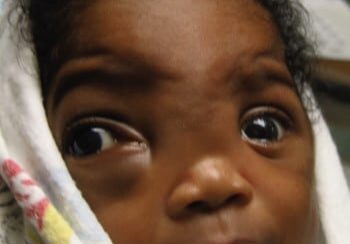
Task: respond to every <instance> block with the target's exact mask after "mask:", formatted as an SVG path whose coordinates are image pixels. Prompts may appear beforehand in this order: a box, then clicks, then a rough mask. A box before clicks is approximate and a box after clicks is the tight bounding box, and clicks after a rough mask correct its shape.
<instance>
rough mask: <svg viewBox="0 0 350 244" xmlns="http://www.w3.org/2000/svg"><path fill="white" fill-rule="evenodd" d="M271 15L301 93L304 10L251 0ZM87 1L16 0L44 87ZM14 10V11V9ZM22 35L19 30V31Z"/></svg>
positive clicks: (307, 50)
mask: <svg viewBox="0 0 350 244" xmlns="http://www.w3.org/2000/svg"><path fill="white" fill-rule="evenodd" d="M254 1H256V2H257V3H258V4H260V5H261V6H263V7H264V8H265V9H266V10H267V11H268V12H269V13H270V15H271V16H272V19H273V20H274V22H275V24H276V26H277V28H278V30H279V33H280V36H281V37H282V40H283V42H284V46H285V62H286V64H287V67H288V69H289V71H290V73H291V75H292V77H293V78H294V80H295V82H296V87H297V90H298V93H299V96H301V97H304V95H305V94H304V91H305V84H309V83H310V81H311V62H310V61H311V58H312V57H313V55H314V49H313V45H312V44H311V42H310V41H309V39H308V38H307V35H306V33H307V32H306V27H305V20H306V17H307V13H306V10H305V9H304V8H303V7H302V5H301V4H300V3H299V2H298V1H294V0H254ZM87 2H88V1H72V0H50V1H48V0H40V1H38V0H37V1H33V0H17V6H16V8H15V9H16V10H17V11H19V12H20V13H19V16H20V21H19V29H20V30H22V31H21V32H22V33H27V34H29V35H26V37H27V39H28V38H29V39H30V42H32V43H33V44H34V49H35V54H36V57H37V61H38V64H39V75H40V78H41V81H42V87H43V91H44V94H45V91H46V89H47V87H48V84H49V81H50V80H51V79H52V76H53V74H54V68H53V67H57V66H58V64H59V60H58V53H59V50H58V47H59V44H60V43H64V42H67V40H68V39H69V31H70V30H71V27H72V23H73V22H74V20H75V18H76V17H77V16H76V12H75V11H76V10H77V9H79V8H82V7H83V6H84V4H86V3H87ZM17 11H16V12H17ZM22 35H23V34H22Z"/></svg>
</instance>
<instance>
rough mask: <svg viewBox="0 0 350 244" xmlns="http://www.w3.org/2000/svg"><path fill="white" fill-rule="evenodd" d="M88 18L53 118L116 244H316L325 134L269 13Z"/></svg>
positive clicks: (156, 10) (137, 10) (168, 8)
mask: <svg viewBox="0 0 350 244" xmlns="http://www.w3.org/2000/svg"><path fill="white" fill-rule="evenodd" d="M77 16H79V18H77V20H76V22H75V23H74V27H73V31H72V38H71V39H70V40H71V42H70V46H69V47H66V48H68V50H69V53H68V55H67V59H66V60H65V61H64V63H63V65H62V66H61V67H60V68H59V69H58V72H57V74H56V75H55V79H54V80H53V81H52V86H51V89H50V91H49V95H48V103H47V112H48V117H49V121H50V126H51V128H52V131H53V134H54V136H55V138H56V141H57V143H58V145H59V146H60V148H61V151H62V154H63V156H64V158H65V160H66V163H67V166H68V168H69V170H70V172H71V174H72V176H73V178H74V179H75V180H76V182H77V185H78V187H79V189H81V191H82V193H83V195H84V197H85V199H86V200H87V201H88V203H89V204H90V206H91V208H92V209H93V211H94V212H95V213H96V215H97V217H98V219H99V221H100V222H101V224H102V225H103V226H104V228H105V230H106V231H107V232H108V233H109V235H110V236H111V238H112V239H113V241H114V242H115V243H121V244H133V243H145V244H146V243H147V244H151V243H152V244H171V243H173V244H227V243H230V244H248V243H249V244H296V243H298V244H310V243H313V236H314V233H315V231H316V226H317V224H316V222H317V221H316V219H317V218H316V211H315V204H314V201H313V161H314V159H313V141H312V134H311V130H310V125H309V122H308V119H307V117H306V115H305V112H304V109H303V107H302V104H301V102H300V100H299V98H298V95H297V94H296V91H295V88H294V82H293V80H292V77H291V75H290V73H289V71H288V69H287V67H286V64H285V62H284V55H283V54H284V50H283V43H282V41H281V40H280V38H279V34H278V32H277V30H276V28H275V26H274V23H273V22H272V21H271V19H270V17H269V14H268V13H267V12H266V11H265V10H264V9H263V8H262V7H260V6H259V5H258V4H257V3H255V2H254V1H250V0H234V1H225V0H220V1H213V0H196V1H194V0H193V1H192V0H191V1H189V0H176V1H174V0H143V1H140V0H118V1H115V0H100V1H91V4H89V6H87V7H86V8H85V9H84V10H82V11H81V12H79V13H77Z"/></svg>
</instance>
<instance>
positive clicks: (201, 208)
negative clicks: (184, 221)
mask: <svg viewBox="0 0 350 244" xmlns="http://www.w3.org/2000/svg"><path fill="white" fill-rule="evenodd" d="M187 210H189V211H191V212H209V211H210V210H211V207H210V206H209V204H208V203H207V202H205V201H194V202H192V203H190V204H188V205H187Z"/></svg>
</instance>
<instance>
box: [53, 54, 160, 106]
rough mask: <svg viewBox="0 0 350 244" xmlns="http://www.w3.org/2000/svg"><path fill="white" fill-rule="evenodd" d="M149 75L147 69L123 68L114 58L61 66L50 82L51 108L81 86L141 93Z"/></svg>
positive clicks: (96, 58)
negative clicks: (101, 84)
mask: <svg viewBox="0 0 350 244" xmlns="http://www.w3.org/2000/svg"><path fill="white" fill-rule="evenodd" d="M77 66H80V67H78V68H77ZM65 67H66V68H65ZM62 73H63V74H62ZM61 74H62V75H61ZM152 75H154V73H152V72H151V71H150V70H148V69H147V68H137V67H135V65H133V64H126V63H124V62H121V61H119V60H117V59H115V58H113V59H112V60H111V58H110V57H104V56H96V57H86V58H78V59H72V60H70V61H68V62H67V63H66V64H65V65H64V66H63V68H62V69H61V71H59V72H58V75H57V76H56V78H55V79H54V82H53V85H52V89H50V90H51V92H53V98H52V103H51V104H52V108H53V109H55V108H56V107H57V106H58V105H59V103H60V101H61V100H62V99H63V97H64V96H65V94H66V93H67V92H68V91H70V90H72V89H74V88H75V87H77V86H79V85H81V84H82V83H86V82H98V81H100V82H105V83H112V84H113V85H116V86H118V87H120V88H124V89H125V88H134V89H144V88H146V87H147V86H149V85H150V84H151V82H150V77H151V76H152Z"/></svg>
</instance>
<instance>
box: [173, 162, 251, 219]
mask: <svg viewBox="0 0 350 244" xmlns="http://www.w3.org/2000/svg"><path fill="white" fill-rule="evenodd" d="M251 199H252V187H251V185H250V183H249V182H248V181H247V180H246V179H245V178H244V177H243V176H242V175H240V174H239V173H238V171H237V170H235V169H234V168H233V166H232V165H230V164H229V162H227V161H226V160H224V159H220V158H206V159H203V160H201V161H200V162H198V163H197V164H195V165H194V166H193V167H192V168H190V169H189V170H188V171H187V172H185V173H184V174H183V177H181V179H180V180H179V182H178V183H177V184H176V186H175V187H174V188H173V190H172V191H171V194H170V195H169V198H168V201H167V211H168V215H169V216H170V217H172V218H181V217H182V216H187V215H188V214H194V213H210V212H213V211H216V210H218V209H220V208H223V207H225V206H228V205H232V206H236V207H242V206H245V205H247V204H249V202H250V201H251Z"/></svg>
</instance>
